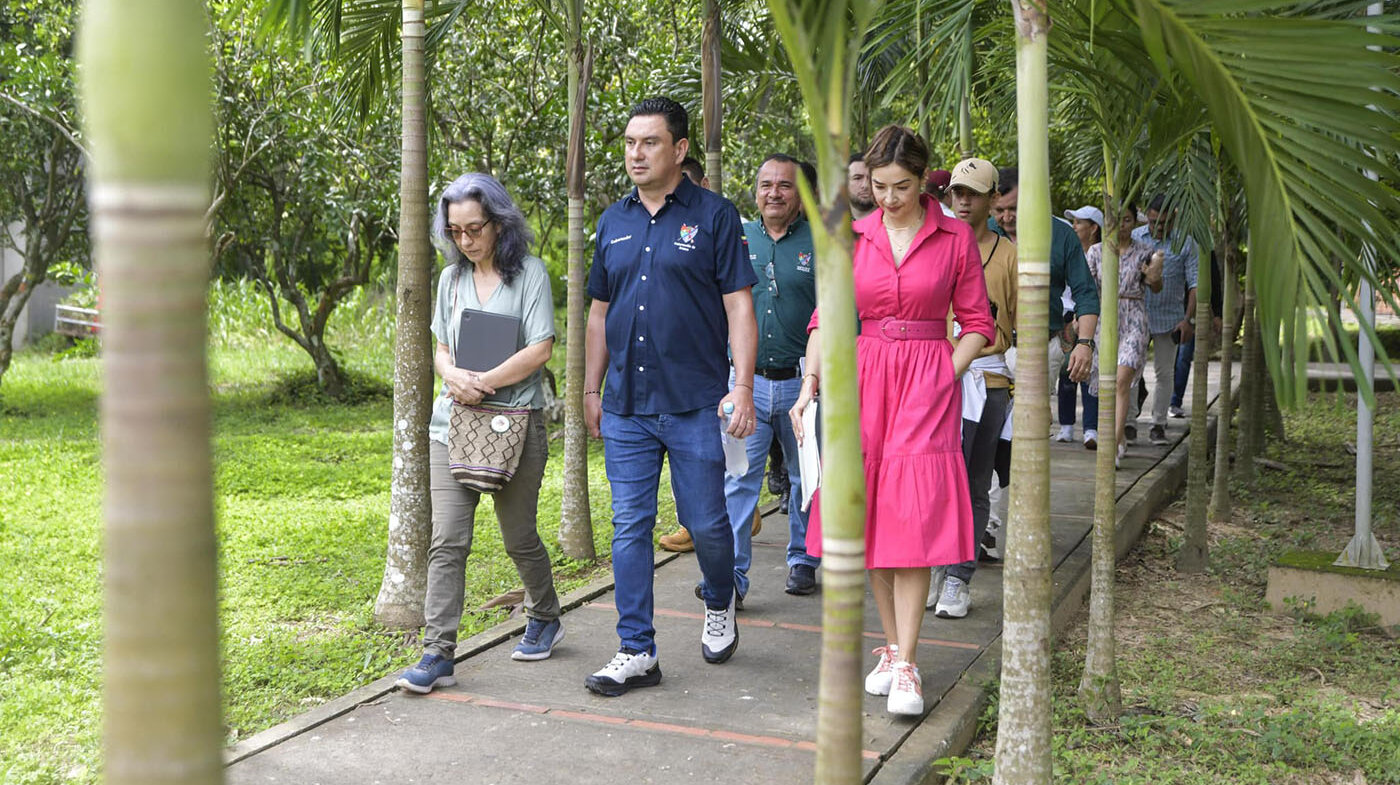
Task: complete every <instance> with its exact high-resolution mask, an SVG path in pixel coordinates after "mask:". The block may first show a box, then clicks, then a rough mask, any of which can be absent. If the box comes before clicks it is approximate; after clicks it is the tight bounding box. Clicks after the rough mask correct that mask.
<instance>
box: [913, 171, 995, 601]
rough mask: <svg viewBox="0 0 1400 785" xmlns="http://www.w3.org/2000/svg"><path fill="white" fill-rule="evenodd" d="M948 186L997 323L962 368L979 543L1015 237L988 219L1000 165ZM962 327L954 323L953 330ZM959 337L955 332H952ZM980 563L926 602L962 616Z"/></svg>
mask: <svg viewBox="0 0 1400 785" xmlns="http://www.w3.org/2000/svg"><path fill="white" fill-rule="evenodd" d="M947 190H948V194H949V197H950V198H951V202H952V208H953V213H954V215H956V216H957V218H958V219H959V220H962V221H965V222H967V224H968V225H970V226H971V227H972V231H973V233H974V234H975V235H976V237H977V248H978V253H979V254H980V256H981V262H982V274H983V277H984V278H985V280H986V283H987V301H988V304H989V307H990V308H991V312H992V320H993V321H994V322H995V325H996V338H995V340H993V341H992V342H991V343H989V344H987V345H986V346H985V347H983V348H982V351H980V352H978V354H977V357H976V359H974V360H973V361H972V364H971V365H969V366H968V369H967V373H965V374H963V376H962V403H963V421H962V452H963V462H964V463H965V464H966V465H967V483H968V487H969V488H970V489H971V497H972V525H973V533H972V534H973V541H974V542H978V543H980V542H981V541H982V538H983V535H984V534H985V533H986V530H987V519H988V517H989V516H990V513H991V500H990V498H989V497H988V491H989V490H990V487H991V482H992V470H993V468H994V464H995V462H996V457H997V441H998V438H999V437H1000V436H1001V431H1002V427H1003V426H1004V425H1005V424H1006V417H1007V412H1008V411H1009V410H1010V407H1011V369H1010V367H1008V365H1007V363H1006V356H1005V352H1006V350H1007V349H1010V348H1011V335H1012V331H1013V330H1014V329H1015V328H1016V244H1015V243H1013V242H1011V240H1009V239H1007V238H1005V237H1002V236H1001V235H999V234H997V233H996V232H993V231H992V230H991V228H989V227H988V226H987V218H988V216H990V215H991V214H992V200H993V199H995V198H996V190H997V168H996V167H995V166H993V165H992V163H991V162H990V161H987V160H984V159H981V158H968V159H966V160H964V161H961V162H959V163H958V165H957V166H955V167H953V170H952V175H951V177H950V178H949V180H948V189H947ZM958 332H959V329H958V325H957V324H956V323H954V324H953V325H952V329H951V330H950V332H949V335H950V337H952V336H956V335H957V334H958ZM952 340H953V341H954V344H955V345H956V342H957V338H956V337H952ZM976 571H977V560H976V559H975V558H973V559H970V560H968V561H965V562H962V563H961V564H952V565H949V566H948V567H947V569H946V571H945V573H944V578H943V582H942V584H943V585H942V586H941V587H940V586H939V585H938V576H937V573H935V575H934V579H933V581H932V582H931V584H930V587H929V597H928V601H927V602H926V604H925V607H927V608H933V609H934V613H935V614H936V615H938V616H940V617H943V618H945V619H961V618H962V617H964V616H966V615H967V612H968V609H969V608H970V607H971V604H972V597H971V592H970V591H969V588H968V587H969V584H970V583H971V581H972V576H973V574H974V573H975V572H976Z"/></svg>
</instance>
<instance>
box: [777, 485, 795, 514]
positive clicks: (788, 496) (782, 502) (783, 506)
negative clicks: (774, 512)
mask: <svg viewBox="0 0 1400 785" xmlns="http://www.w3.org/2000/svg"><path fill="white" fill-rule="evenodd" d="M791 500H792V491H791V490H790V489H788V488H784V489H783V492H782V493H780V494H778V510H779V511H781V512H787V508H788V502H789V501H791Z"/></svg>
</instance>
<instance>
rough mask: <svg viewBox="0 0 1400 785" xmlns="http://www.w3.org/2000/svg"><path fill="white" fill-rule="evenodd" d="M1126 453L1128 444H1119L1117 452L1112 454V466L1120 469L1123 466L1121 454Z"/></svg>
mask: <svg viewBox="0 0 1400 785" xmlns="http://www.w3.org/2000/svg"><path fill="white" fill-rule="evenodd" d="M1127 454H1128V445H1126V444H1121V443H1120V444H1119V445H1118V454H1117V455H1115V456H1113V468H1115V469H1120V468H1122V466H1123V456H1124V455H1127Z"/></svg>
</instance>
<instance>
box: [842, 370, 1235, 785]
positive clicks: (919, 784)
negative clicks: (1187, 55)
mask: <svg viewBox="0 0 1400 785" xmlns="http://www.w3.org/2000/svg"><path fill="white" fill-rule="evenodd" d="M1218 400H1219V397H1218V396H1217V397H1215V398H1212V399H1211V401H1210V409H1208V410H1207V427H1206V433H1207V438H1208V439H1209V440H1210V441H1209V444H1210V446H1211V449H1212V451H1213V449H1214V446H1215V429H1216V420H1217V417H1216V415H1215V414H1212V413H1210V412H1212V411H1213V410H1214V409H1215V405H1216V402H1217V401H1218ZM1190 449H1191V440H1190V437H1189V434H1188V436H1187V438H1183V439H1182V440H1181V441H1179V442H1177V443H1176V445H1175V446H1173V447H1172V449H1171V450H1170V451H1169V452H1168V453H1167V454H1166V455H1164V456H1163V457H1162V458H1161V459H1160V460H1159V461H1158V462H1157V464H1156V465H1155V466H1153V467H1152V468H1151V469H1150V470H1148V472H1147V473H1146V474H1144V475H1142V476H1141V477H1139V478H1138V480H1137V481H1136V482H1134V483H1133V484H1132V485H1131V486H1130V487H1129V488H1128V490H1127V491H1125V492H1124V493H1123V494H1122V495H1121V496H1119V497H1118V508H1117V509H1118V528H1117V542H1116V551H1117V559H1120V560H1121V559H1122V558H1123V557H1124V556H1126V555H1127V554H1128V552H1129V551H1131V550H1132V549H1133V546H1134V545H1136V544H1137V541H1138V539H1139V538H1140V537H1141V536H1142V531H1143V528H1144V527H1145V526H1146V525H1147V522H1148V521H1149V520H1151V519H1152V517H1153V516H1154V515H1155V514H1156V513H1157V511H1158V510H1160V509H1161V508H1162V507H1164V506H1166V504H1167V503H1168V502H1170V501H1171V500H1172V499H1173V498H1174V496H1175V494H1176V492H1177V491H1178V489H1180V488H1181V486H1182V485H1183V484H1185V482H1186V471H1187V465H1188V458H1189V453H1190ZM1092 558H1093V532H1092V531H1090V532H1089V533H1087V534H1085V536H1084V538H1083V539H1082V540H1080V541H1079V543H1078V544H1077V545H1076V546H1075V548H1074V550H1072V551H1070V553H1069V555H1067V556H1066V557H1065V558H1064V559H1063V560H1061V562H1060V563H1059V564H1057V565H1055V569H1054V571H1053V573H1052V577H1051V580H1052V581H1053V587H1052V589H1051V591H1052V598H1051V605H1050V608H1051V611H1050V633H1051V635H1052V636H1054V637H1059V635H1060V633H1061V632H1063V631H1064V629H1065V628H1066V627H1068V626H1069V625H1070V624H1071V623H1072V622H1073V621H1074V620H1075V619H1076V618H1077V617H1078V616H1079V613H1080V611H1081V610H1082V609H1083V608H1084V606H1085V602H1086V601H1087V600H1088V597H1089V584H1090V566H1091V562H1092ZM1000 675H1001V636H997V638H996V640H994V641H993V642H992V643H991V644H990V645H989V646H988V647H987V648H986V649H985V650H984V651H983V652H982V654H980V655H979V656H978V657H977V659H976V660H974V661H973V663H972V665H970V666H969V667H968V669H967V670H966V671H964V672H963V675H962V677H961V678H959V679H958V681H957V683H956V684H954V685H953V687H952V689H950V690H948V692H947V693H946V694H945V695H943V696H942V697H941V699H940V700H939V702H938V703H937V704H936V705H935V706H934V708H933V709H932V710H931V711H930V712H929V713H928V715H927V716H925V717H924V719H923V721H922V722H920V723H919V724H918V725H917V726H915V727H914V729H913V730H912V731H910V733H909V734H908V735H907V736H906V737H905V738H904V740H903V742H901V743H900V745H899V747H897V748H896V749H895V752H894V754H893V755H891V756H890V757H888V758H886V759H885V761H884V762H883V763H882V764H881V765H880V766H879V767H878V768H876V769H875V770H874V771H873V772H872V773H871V775H870V776H868V777H867V780H866V781H867V782H868V783H869V785H936V783H941V782H943V780H944V777H943V775H942V773H941V772H940V771H939V770H938V767H937V766H935V765H934V764H935V761H937V760H939V759H940V758H947V757H951V756H955V755H961V754H962V753H963V752H966V751H967V748H968V747H969V746H971V745H972V741H973V739H975V738H976V736H977V728H978V721H979V720H980V718H981V716H982V712H983V711H984V710H985V709H986V707H987V704H988V702H989V700H990V688H991V686H992V683H993V682H994V681H995V680H996V679H997V678H998V677H999V676H1000Z"/></svg>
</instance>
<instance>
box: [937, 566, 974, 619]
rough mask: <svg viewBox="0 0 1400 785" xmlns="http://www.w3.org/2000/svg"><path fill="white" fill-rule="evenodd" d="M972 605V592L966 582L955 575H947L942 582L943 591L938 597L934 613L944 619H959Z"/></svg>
mask: <svg viewBox="0 0 1400 785" xmlns="http://www.w3.org/2000/svg"><path fill="white" fill-rule="evenodd" d="M971 606H972V592H971V591H970V590H968V588H967V584H966V583H964V582H963V581H962V580H961V579H959V578H957V577H956V576H953V575H949V576H948V579H947V580H946V581H944V582H943V593H942V594H940V595H939V597H938V605H937V607H935V608H934V611H933V612H934V614H935V615H937V616H939V617H940V618H944V619H961V618H962V617H964V616H966V615H967V609H968V608H970V607H971Z"/></svg>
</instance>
